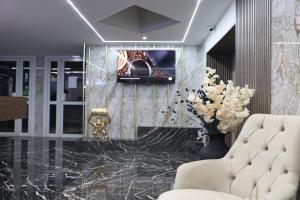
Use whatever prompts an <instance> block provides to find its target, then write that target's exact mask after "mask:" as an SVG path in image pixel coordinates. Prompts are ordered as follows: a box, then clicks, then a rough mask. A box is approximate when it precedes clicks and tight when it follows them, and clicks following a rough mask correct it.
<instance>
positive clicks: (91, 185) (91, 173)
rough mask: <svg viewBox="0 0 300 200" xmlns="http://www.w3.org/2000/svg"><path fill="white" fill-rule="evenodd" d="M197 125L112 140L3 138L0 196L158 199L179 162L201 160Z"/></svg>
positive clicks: (0, 143) (170, 182) (169, 184)
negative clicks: (191, 129) (193, 129)
mask: <svg viewBox="0 0 300 200" xmlns="http://www.w3.org/2000/svg"><path fill="white" fill-rule="evenodd" d="M146 130H149V128H148V129H147V128H145V129H143V130H142V132H143V133H146V132H147V131H146ZM150 130H151V129H150ZM145 131H146V132H145ZM195 131H197V130H195ZM195 131H194V133H192V132H184V131H183V132H182V131H181V130H180V129H178V130H176V129H174V130H173V129H166V130H165V131H163V132H160V130H158V132H157V130H154V131H149V134H144V135H141V138H140V140H111V141H108V142H101V141H98V142H97V141H93V140H87V141H83V140H62V139H58V138H52V139H49V138H48V139H47V138H37V137H34V138H20V137H16V138H0V199H5V200H8V199H16V200H17V199H22V200H27V199H28V200H29V199H30V200H31V199H34V200H38V199H41V200H48V199H49V200H50V199H68V200H69V199H70V200H76V199H80V200H83V199H95V200H139V199H143V200H147V199H149V200H151V199H156V198H157V197H158V196H159V194H161V193H163V192H165V191H167V190H170V189H171V188H172V186H173V183H174V178H175V173H176V169H177V167H178V166H179V165H180V164H182V163H185V162H190V161H194V160H198V154H197V152H199V150H200V148H201V145H199V144H198V143H197V142H196V140H195V136H196V135H195V133H196V132H195ZM153 133H157V134H156V135H157V136H159V137H156V136H155V137H152V135H153ZM160 136H164V137H163V138H160ZM174 136H176V137H174ZM174 139H175V140H176V141H175V140H174ZM195 142H196V143H195Z"/></svg>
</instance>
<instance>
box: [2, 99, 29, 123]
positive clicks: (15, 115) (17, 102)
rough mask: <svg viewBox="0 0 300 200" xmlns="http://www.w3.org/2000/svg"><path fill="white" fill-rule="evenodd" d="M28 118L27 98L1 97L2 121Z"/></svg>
mask: <svg viewBox="0 0 300 200" xmlns="http://www.w3.org/2000/svg"><path fill="white" fill-rule="evenodd" d="M26 117H27V98H26V97H9V96H0V121H7V120H13V119H22V118H26Z"/></svg>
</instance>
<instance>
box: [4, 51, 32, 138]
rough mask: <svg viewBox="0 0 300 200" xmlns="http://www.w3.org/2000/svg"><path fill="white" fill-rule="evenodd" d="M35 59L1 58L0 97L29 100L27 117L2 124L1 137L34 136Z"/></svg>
mask: <svg viewBox="0 0 300 200" xmlns="http://www.w3.org/2000/svg"><path fill="white" fill-rule="evenodd" d="M35 63H36V59H35V57H5V56H4V57H0V96H19V97H26V98H27V110H28V112H27V117H26V118H24V119H16V120H9V121H2V122H0V135H1V136H19V135H21V136H32V135H34V125H35V117H34V116H35V115H34V113H35V98H34V97H35V85H34V83H35Z"/></svg>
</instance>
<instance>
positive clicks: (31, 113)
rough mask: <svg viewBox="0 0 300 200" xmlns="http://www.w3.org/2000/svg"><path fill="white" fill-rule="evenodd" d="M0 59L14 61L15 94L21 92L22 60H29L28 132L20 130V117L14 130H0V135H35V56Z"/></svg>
mask: <svg viewBox="0 0 300 200" xmlns="http://www.w3.org/2000/svg"><path fill="white" fill-rule="evenodd" d="M0 61H15V62H16V64H17V65H16V96H21V97H22V93H23V87H22V84H23V65H22V63H23V62H24V61H29V62H30V69H29V97H28V99H27V101H28V111H27V112H28V132H27V133H25V132H22V119H16V120H15V131H14V132H0V136H8V137H11V136H34V135H35V80H36V56H0Z"/></svg>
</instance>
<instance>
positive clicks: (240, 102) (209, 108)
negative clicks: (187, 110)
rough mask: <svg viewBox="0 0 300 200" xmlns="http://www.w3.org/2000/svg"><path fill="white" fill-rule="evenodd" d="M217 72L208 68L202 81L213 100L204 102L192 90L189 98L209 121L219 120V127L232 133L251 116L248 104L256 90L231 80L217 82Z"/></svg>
mask: <svg viewBox="0 0 300 200" xmlns="http://www.w3.org/2000/svg"><path fill="white" fill-rule="evenodd" d="M215 73H216V70H215V69H211V68H207V74H206V76H205V77H204V80H203V82H202V89H203V92H204V93H205V95H206V97H207V98H208V99H210V100H211V101H212V102H210V101H207V102H206V103H204V102H203V100H202V99H200V97H199V96H197V95H196V94H195V93H192V92H190V93H189V95H188V100H189V101H190V102H192V103H193V106H194V108H195V110H196V111H197V113H198V114H199V115H201V116H202V117H203V119H204V120H205V121H206V122H207V123H211V122H213V121H214V119H217V120H219V124H218V127H217V128H218V129H219V130H220V131H221V132H222V133H230V132H231V133H232V132H234V131H235V130H236V128H237V127H238V126H239V125H240V124H241V123H242V122H243V120H244V119H245V118H246V117H248V116H249V110H248V109H247V108H246V106H247V105H248V104H249V103H250V98H251V97H252V96H253V95H254V91H255V90H253V89H250V88H249V86H248V85H245V86H244V87H240V86H237V87H235V86H234V84H233V82H232V81H231V80H229V81H228V82H227V84H225V83H224V82H223V81H222V80H221V81H220V82H219V83H217V80H218V79H219V75H217V74H215Z"/></svg>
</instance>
